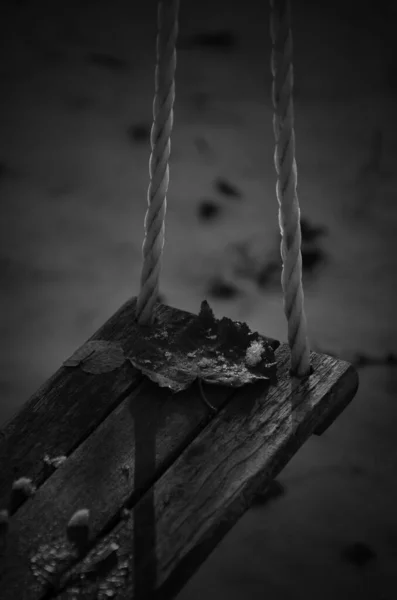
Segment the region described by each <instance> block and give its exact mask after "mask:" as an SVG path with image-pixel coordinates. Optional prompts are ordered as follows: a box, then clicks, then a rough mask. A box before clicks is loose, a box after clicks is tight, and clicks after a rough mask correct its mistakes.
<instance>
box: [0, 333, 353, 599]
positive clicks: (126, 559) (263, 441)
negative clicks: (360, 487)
mask: <svg viewBox="0 0 397 600" xmlns="http://www.w3.org/2000/svg"><path fill="white" fill-rule="evenodd" d="M276 357H277V362H278V368H279V383H278V385H277V386H270V387H269V386H266V385H264V384H263V383H259V384H255V385H252V386H247V387H246V388H244V389H240V390H238V391H237V393H236V394H234V395H233V397H232V399H231V401H230V402H228V403H227V404H226V405H225V407H224V408H223V409H222V410H221V411H220V413H219V414H218V415H217V416H216V417H215V419H213V420H212V421H211V422H210V423H209V424H208V425H207V427H206V428H205V429H204V430H202V431H201V433H200V434H198V435H197V437H196V438H195V439H194V441H193V442H192V443H191V444H190V445H189V446H188V447H187V448H186V449H185V450H184V452H183V453H182V454H181V455H180V456H179V458H178V459H177V460H176V461H175V462H174V463H173V464H172V466H171V467H170V468H169V469H168V470H167V471H166V472H165V473H164V474H163V475H162V477H161V478H160V479H159V480H157V481H156V482H155V484H154V485H153V486H152V487H151V488H150V489H149V490H148V491H147V492H146V494H145V495H144V496H143V497H142V498H141V499H140V500H139V501H138V503H137V504H136V505H135V507H134V509H133V511H132V513H131V515H130V517H129V518H128V519H126V520H122V521H120V522H119V523H118V524H117V525H116V526H115V527H114V529H113V530H112V531H111V532H109V533H108V534H107V535H105V536H103V538H102V539H101V540H100V542H99V543H97V544H96V546H95V547H94V548H93V549H92V550H91V551H90V552H89V553H88V554H87V556H86V557H85V558H84V560H82V561H81V562H80V563H78V565H77V566H76V567H75V568H73V569H72V570H70V571H69V572H68V573H67V574H65V576H64V577H62V578H61V581H60V582H59V585H60V588H59V590H60V591H59V594H58V595H57V596H56V599H57V600H70V599H71V598H72V597H76V598H81V599H84V600H94V599H97V598H98V599H99V600H103V599H105V598H108V597H113V596H116V594H117V600H127V599H128V600H131V599H132V598H134V599H136V600H137V599H142V598H145V599H150V598H162V599H165V598H173V597H174V596H175V595H176V594H177V593H178V591H179V590H180V589H181V588H182V587H183V585H184V584H185V583H186V581H187V580H188V579H189V578H190V577H191V575H192V574H193V573H194V572H195V571H196V570H197V569H198V567H199V566H200V565H201V564H202V562H203V561H204V560H205V559H206V558H207V557H208V555H209V554H210V552H211V551H212V550H213V548H214V547H215V546H216V545H217V544H218V543H219V541H220V540H221V539H222V538H223V537H224V535H225V534H226V533H227V532H228V531H229V530H230V528H231V527H232V526H233V525H234V524H235V522H236V521H237V520H238V518H240V517H241V516H242V514H243V513H244V512H245V511H246V510H247V508H248V507H249V506H250V503H251V501H252V499H253V496H254V494H255V491H256V490H257V489H258V488H261V489H263V488H264V487H265V486H266V485H268V484H269V482H270V481H271V480H272V479H273V478H274V477H276V476H277V474H278V473H279V472H280V471H281V470H282V469H283V467H284V466H285V465H286V464H287V463H288V462H289V460H290V459H291V458H292V456H293V455H294V454H295V453H296V452H297V450H298V449H299V447H300V446H301V445H302V444H303V443H304V442H305V440H306V439H307V438H308V437H309V436H310V435H311V434H312V433H313V431H314V429H315V428H316V426H317V423H319V422H321V420H322V415H323V413H328V412H329V410H330V408H331V407H332V406H336V405H338V404H339V403H340V402H343V403H344V402H345V400H346V398H348V399H349V400H351V399H352V398H353V397H354V395H355V393H356V390H357V387H358V377H357V373H356V371H355V370H354V369H353V367H352V366H351V365H349V364H348V363H346V362H344V361H338V360H336V359H334V358H332V357H329V356H324V355H318V354H314V353H312V361H313V367H314V373H313V374H312V375H311V376H310V378H308V379H307V380H305V381H301V382H299V381H296V380H291V379H290V376H289V350H288V348H287V347H286V346H285V345H283V346H281V347H280V348H279V350H277V352H276ZM112 543H114V544H116V546H115V547H114V549H113V554H112V551H111V550H112V549H111V546H110V544H112ZM106 549H108V550H109V549H110V555H112V556H113V559H114V562H113V563H112V562H110V563H109V564H108V568H106V566H105V567H103V566H102V567H101V565H103V563H101V561H100V557H101V554H102V553H103V551H104V550H106ZM105 562H106V561H105ZM98 565H99V566H98ZM52 597H53V595H52V594H51V598H52ZM6 598H8V596H6Z"/></svg>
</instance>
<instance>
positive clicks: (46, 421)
mask: <svg viewBox="0 0 397 600" xmlns="http://www.w3.org/2000/svg"><path fill="white" fill-rule="evenodd" d="M134 306H135V301H132V302H129V303H127V304H126V305H124V307H122V309H121V310H120V311H119V312H118V313H116V315H115V316H114V317H112V319H110V321H108V323H107V324H105V326H104V327H103V328H101V329H100V330H99V331H98V332H97V334H96V335H95V336H93V338H91V339H105V340H108V341H118V342H121V343H122V345H123V348H124V350H125V352H128V350H129V348H130V347H131V346H132V344H133V343H134V340H136V339H137V336H138V335H139V332H138V331H137V330H136V325H135V324H134V323H133V310H134ZM156 312H157V318H158V320H159V326H162V325H163V324H166V323H168V324H169V323H171V321H172V322H173V323H175V321H177V323H178V324H180V326H183V325H184V324H186V323H187V322H188V320H189V319H192V318H194V315H191V314H190V313H186V312H184V311H180V310H176V309H172V308H170V307H166V306H163V305H158V307H157V310H156ZM273 342H274V343H273V345H278V344H279V343H278V342H275V341H273ZM131 374H132V375H133V376H134V375H135V376H136V371H135V369H133V368H132V366H131V365H130V364H129V363H128V364H125V365H124V366H123V367H121V368H120V369H118V370H117V371H114V372H111V373H109V374H103V375H99V376H98V375H97V376H92V375H89V374H86V373H84V372H83V371H81V370H80V369H73V370H69V369H65V368H64V369H61V370H60V371H59V372H58V374H57V375H56V377H55V378H52V379H51V380H50V382H49V383H47V384H46V385H45V386H43V388H42V390H41V391H40V392H39V393H38V394H36V395H35V396H34V397H33V398H32V399H31V400H30V402H29V403H28V405H27V406H25V407H24V408H23V409H22V411H21V413H20V414H19V415H17V417H16V418H15V419H14V420H13V421H12V422H11V423H9V424H8V425H7V426H6V428H5V432H4V433H5V435H4V437H3V439H2V441H1V446H0V448H1V457H2V459H1V460H2V463H1V464H2V465H5V469H3V472H2V473H1V478H2V479H1V481H2V483H3V489H4V490H5V492H6V493H7V495H8V494H9V487H8V488H7V483H8V484H9V486H10V485H11V481H12V479H13V475H14V473H15V472H16V471H17V472H18V475H24V476H30V477H32V478H33V480H34V483H35V484H36V485H37V486H38V490H37V492H36V494H35V496H34V497H33V498H31V499H29V500H28V501H27V502H25V503H24V504H23V505H22V506H20V507H19V509H18V510H17V512H16V513H15V514H14V515H13V516H12V519H11V523H10V529H9V533H8V535H7V536H6V539H5V540H4V542H5V543H4V544H3V545H2V547H0V579H1V585H2V595H1V597H2V600H6V599H7V598H15V597H18V598H24V597H26V598H29V600H34V599H39V598H41V597H42V596H43V594H45V593H46V590H47V588H48V582H47V581H46V580H44V579H43V580H41V581H37V580H36V578H35V577H34V574H33V572H32V570H31V566H32V565H31V562H30V559H31V558H32V552H35V551H36V550H37V549H38V548H39V547H41V548H43V547H45V546H46V545H51V544H54V543H55V544H58V549H59V551H60V553H61V554H62V560H60V561H59V564H58V565H57V567H58V568H57V569H56V573H57V574H59V573H62V572H64V570H65V569H67V568H68V567H70V566H71V565H72V564H73V563H74V562H75V561H76V556H75V554H74V552H73V548H72V547H71V545H70V544H69V543H68V542H67V540H66V538H65V531H66V529H65V528H66V524H67V522H68V521H69V519H70V517H71V516H72V514H73V513H74V512H75V511H76V510H78V509H79V508H82V507H87V508H89V509H90V510H91V514H92V520H91V539H92V540H95V539H96V538H97V537H98V536H99V535H100V534H101V533H103V532H104V531H106V530H107V529H109V528H110V527H112V526H113V525H114V523H116V522H117V521H118V520H119V519H120V514H121V509H122V508H123V507H124V506H129V505H131V506H133V505H134V504H135V503H136V502H137V500H138V499H139V498H140V497H141V496H142V495H143V493H144V492H145V491H146V490H147V489H148V488H149V487H150V485H151V484H152V483H153V482H154V481H155V480H156V479H157V478H158V477H159V476H160V475H161V474H162V473H163V472H164V471H165V469H167V468H168V466H169V465H170V464H171V463H172V462H173V460H175V458H176V457H177V456H178V455H179V454H180V453H181V452H182V450H183V449H184V448H185V447H186V446H187V445H188V444H189V443H190V441H191V440H192V439H193V438H194V437H195V435H196V434H197V433H198V432H199V431H200V430H201V429H202V428H203V427H205V425H206V424H207V423H208V422H209V420H210V419H211V417H212V415H210V414H209V413H208V410H207V408H206V406H205V404H204V403H203V402H202V401H201V399H200V393H199V390H198V388H197V386H196V387H192V388H190V389H189V390H186V391H185V392H183V393H180V394H177V395H173V394H170V393H169V392H168V390H165V389H164V388H159V387H158V386H156V385H155V384H153V383H152V382H150V381H149V380H147V379H146V378H138V377H136V379H135V381H134V380H133V384H131V383H130V381H131ZM54 380H55V385H53V382H54ZM65 381H66V383H65ZM74 386H75V388H76V389H75V388H74ZM233 393H234V390H231V389H229V388H224V387H222V388H218V387H216V386H211V388H208V391H207V389H206V395H207V396H208V399H209V400H210V401H211V402H212V404H213V405H215V406H216V407H217V408H220V407H221V406H223V404H224V403H225V402H226V401H227V400H228V398H230V396H231V395H232V394H233ZM68 394H70V396H68ZM98 400H99V404H100V412H99V410H97V409H96V405H95V403H96V402H98ZM91 414H92V419H90V416H91ZM69 419H71V420H72V424H70V423H69ZM44 453H48V454H49V455H50V456H52V455H59V454H66V455H68V458H67V460H66V462H65V463H64V464H63V465H62V466H61V467H60V468H59V469H58V470H57V471H56V472H54V473H52V474H48V472H47V473H46V471H45V465H44V463H43V461H42V456H43V454H44ZM7 461H9V462H10V464H7ZM14 477H15V475H14ZM3 506H4V504H3ZM24 594H25V595H24Z"/></svg>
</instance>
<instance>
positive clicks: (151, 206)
mask: <svg viewBox="0 0 397 600" xmlns="http://www.w3.org/2000/svg"><path fill="white" fill-rule="evenodd" d="M178 11H179V0H161V1H160V2H159V6H158V13H157V27H158V34H157V43H156V50H157V52H156V57H157V62H156V72H155V95H154V101H153V125H152V129H151V134H150V144H151V148H152V152H151V155H150V159H149V175H150V183H149V188H148V193H147V201H148V209H147V211H146V215H145V221H144V227H145V237H144V240H143V245H142V255H143V266H142V273H141V287H140V292H139V296H138V300H137V306H136V319H137V321H138V323H139V324H140V325H150V324H152V322H153V307H154V304H155V303H156V300H157V297H158V291H159V277H160V270H161V259H162V254H163V248H164V230H165V213H166V210H167V198H166V195H167V190H168V184H169V167H168V160H169V157H170V152H171V140H170V136H171V131H172V125H173V121H174V111H173V106H174V100H175V69H176V50H175V44H176V39H177V35H178Z"/></svg>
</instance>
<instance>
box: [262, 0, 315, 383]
mask: <svg viewBox="0 0 397 600" xmlns="http://www.w3.org/2000/svg"><path fill="white" fill-rule="evenodd" d="M270 8H271V11H270V35H271V40H272V53H271V71H272V75H273V85H272V99H273V107H274V116H273V129H274V137H275V142H276V148H275V154H274V164H275V168H276V171H277V187H276V193H277V200H278V203H279V225H280V231H281V257H282V260H283V269H282V274H281V284H282V288H283V295H284V312H285V315H286V318H287V323H288V343H289V346H290V350H291V374H292V375H294V376H297V377H305V376H307V375H309V374H310V372H311V366H310V349H309V343H308V339H307V325H306V315H305V310H304V297H303V287H302V254H301V228H300V209H299V202H298V195H297V191H296V187H297V167H296V160H295V132H294V106H293V99H292V90H293V65H292V34H291V7H290V2H289V0H270Z"/></svg>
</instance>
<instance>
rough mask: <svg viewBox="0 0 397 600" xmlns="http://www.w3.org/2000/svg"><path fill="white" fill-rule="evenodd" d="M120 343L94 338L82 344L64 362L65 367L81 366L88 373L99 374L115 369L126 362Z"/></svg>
mask: <svg viewBox="0 0 397 600" xmlns="http://www.w3.org/2000/svg"><path fill="white" fill-rule="evenodd" d="M125 360H126V357H125V356H124V351H123V348H122V347H121V345H120V344H117V343H114V342H106V341H105V340H92V341H90V342H86V343H85V344H84V346H81V348H79V349H78V350H76V352H75V353H74V354H72V356H71V357H70V358H68V359H67V360H65V362H64V363H63V366H64V367H78V366H80V367H81V368H82V369H83V371H85V372H86V373H92V374H94V375H98V374H99V373H109V371H114V369H117V368H118V367H121V365H122V364H123V363H124V362H125Z"/></svg>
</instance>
